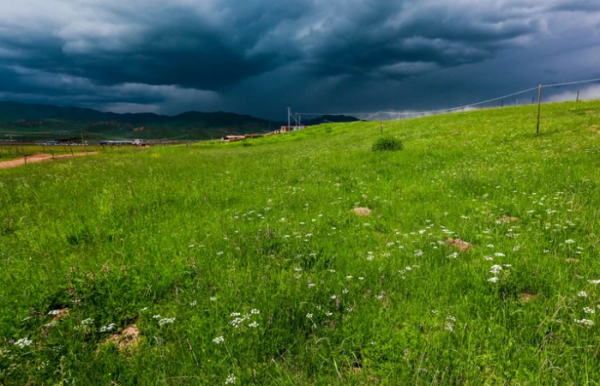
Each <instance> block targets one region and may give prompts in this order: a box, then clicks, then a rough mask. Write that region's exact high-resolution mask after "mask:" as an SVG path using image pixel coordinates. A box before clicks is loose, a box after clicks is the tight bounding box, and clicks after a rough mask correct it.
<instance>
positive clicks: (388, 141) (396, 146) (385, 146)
mask: <svg viewBox="0 0 600 386" xmlns="http://www.w3.org/2000/svg"><path fill="white" fill-rule="evenodd" d="M403 148H404V145H403V144H402V141H401V140H399V139H398V138H394V137H391V136H385V137H381V138H379V139H378V140H377V141H375V143H374V144H373V151H398V150H402V149H403Z"/></svg>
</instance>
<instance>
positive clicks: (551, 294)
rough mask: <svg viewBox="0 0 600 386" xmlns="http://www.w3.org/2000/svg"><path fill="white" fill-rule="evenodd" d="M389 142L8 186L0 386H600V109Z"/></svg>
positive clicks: (131, 157) (2, 196)
mask: <svg viewBox="0 0 600 386" xmlns="http://www.w3.org/2000/svg"><path fill="white" fill-rule="evenodd" d="M382 127H383V135H384V136H392V137H394V138H396V139H399V140H401V141H402V142H403V144H404V149H403V150H402V151H396V152H377V151H373V150H372V146H373V143H375V141H377V140H378V139H379V138H381V136H382V134H381V133H380V130H381V127H380V123H379V122H352V123H340V124H330V123H328V124H324V125H320V126H315V127H310V128H307V129H304V130H298V131H295V132H292V133H288V134H282V135H274V136H269V137H267V138H260V139H252V140H247V141H244V142H237V143H222V142H221V141H206V142H203V143H198V144H194V145H192V146H189V147H186V146H172V147H169V146H167V147H151V148H149V149H145V150H144V149H134V150H123V151H110V150H107V151H105V152H104V153H102V154H98V155H94V156H89V157H82V158H77V159H73V160H59V161H53V162H48V163H46V164H33V165H26V166H24V167H22V168H20V169H10V170H0V246H1V248H0V283H2V285H0V308H1V309H2V310H3V312H1V313H0V337H2V339H0V355H1V356H2V357H1V358H0V359H1V360H0V383H1V384H6V385H23V384H26V383H30V384H34V383H35V384H57V383H61V382H63V383H69V384H71V383H72V384H106V385H109V384H111V383H114V384H120V385H146V384H161V385H162V384H165V385H166V384H169V385H170V384H177V385H187V384H190V385H192V384H193V385H196V384H201V385H223V384H226V383H227V384H232V383H231V382H235V383H234V384H236V385H239V384H241V385H247V384H248V385H251V384H254V385H357V386H358V385H450V384H452V385H594V384H596V380H598V379H600V360H599V359H600V358H599V356H600V353H599V350H598V347H600V334H599V332H600V326H599V325H600V319H598V315H599V314H600V307H599V305H600V289H599V287H598V284H600V258H599V250H598V248H599V247H598V246H599V238H600V231H599V228H600V205H599V203H600V134H598V133H599V130H600V129H599V128H600V101H590V102H579V103H556V104H547V105H543V111H542V125H541V131H540V134H539V135H536V133H535V127H536V107H535V106H520V107H514V108H513V107H511V108H504V109H489V110H480V111H473V112H466V113H455V114H448V115H438V116H431V117H425V118H419V119H412V120H403V121H392V122H384V123H383V126H382ZM357 208H363V209H362V210H360V211H356V209H357ZM367 209H368V210H367ZM369 210H370V213H369ZM357 212H358V213H357ZM359 214H360V215H359Z"/></svg>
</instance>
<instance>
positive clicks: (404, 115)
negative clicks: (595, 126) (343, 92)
mask: <svg viewBox="0 0 600 386" xmlns="http://www.w3.org/2000/svg"><path fill="white" fill-rule="evenodd" d="M597 82H600V78H594V79H585V80H578V81H572V82H564V83H553V84H540V85H539V86H536V87H530V88H527V89H524V90H520V91H517V92H513V93H510V94H506V95H502V96H499V97H495V98H491V99H486V100H482V101H478V102H474V103H470V104H466V105H461V106H457V107H452V108H445V109H436V110H425V111H389V110H379V111H376V112H344V113H331V112H330V113H314V112H308V113H307V112H299V113H294V114H293V115H292V117H293V119H294V120H295V121H296V124H300V123H301V122H302V117H303V116H305V117H322V116H342V115H343V116H350V117H355V118H357V119H360V120H362V121H392V120H400V119H409V118H418V117H425V116H430V115H438V114H449V113H455V112H462V111H470V110H475V109H480V108H486V107H487V108H496V107H505V104H504V102H505V101H506V100H509V98H514V97H518V96H521V95H524V94H528V93H536V92H537V103H538V126H537V131H538V132H539V117H540V111H541V106H542V104H543V103H544V102H543V101H542V98H543V96H542V90H544V89H549V88H559V87H568V86H574V85H582V84H591V83H597ZM575 100H576V101H577V102H579V101H580V90H577V96H576V98H575ZM497 102H501V105H500V106H491V104H493V103H497ZM535 103H536V95H535V94H534V95H533V96H532V99H531V103H528V102H522V103H519V99H517V100H516V101H515V104H514V105H512V106H515V105H517V106H522V105H529V104H531V105H533V104H535ZM507 106H508V105H507Z"/></svg>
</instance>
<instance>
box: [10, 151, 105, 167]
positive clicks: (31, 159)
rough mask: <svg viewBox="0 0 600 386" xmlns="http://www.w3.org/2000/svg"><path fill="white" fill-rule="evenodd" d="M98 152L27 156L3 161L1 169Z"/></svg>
mask: <svg viewBox="0 0 600 386" xmlns="http://www.w3.org/2000/svg"><path fill="white" fill-rule="evenodd" d="M97 153H98V152H88V153H87V154H85V153H74V154H73V155H71V154H61V155H55V156H53V155H52V154H34V155H31V156H27V157H21V158H16V159H13V160H10V161H3V162H0V169H10V168H16V167H19V166H23V165H27V164H32V163H36V162H43V161H51V160H53V159H63V158H73V157H83V156H86V155H92V154H97Z"/></svg>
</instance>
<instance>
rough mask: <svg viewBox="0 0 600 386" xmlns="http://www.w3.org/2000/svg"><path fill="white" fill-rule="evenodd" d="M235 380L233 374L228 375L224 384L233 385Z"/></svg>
mask: <svg viewBox="0 0 600 386" xmlns="http://www.w3.org/2000/svg"><path fill="white" fill-rule="evenodd" d="M236 379H237V378H236V377H235V375H233V374H229V376H228V377H227V379H226V380H225V384H226V385H235V380H236Z"/></svg>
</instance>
